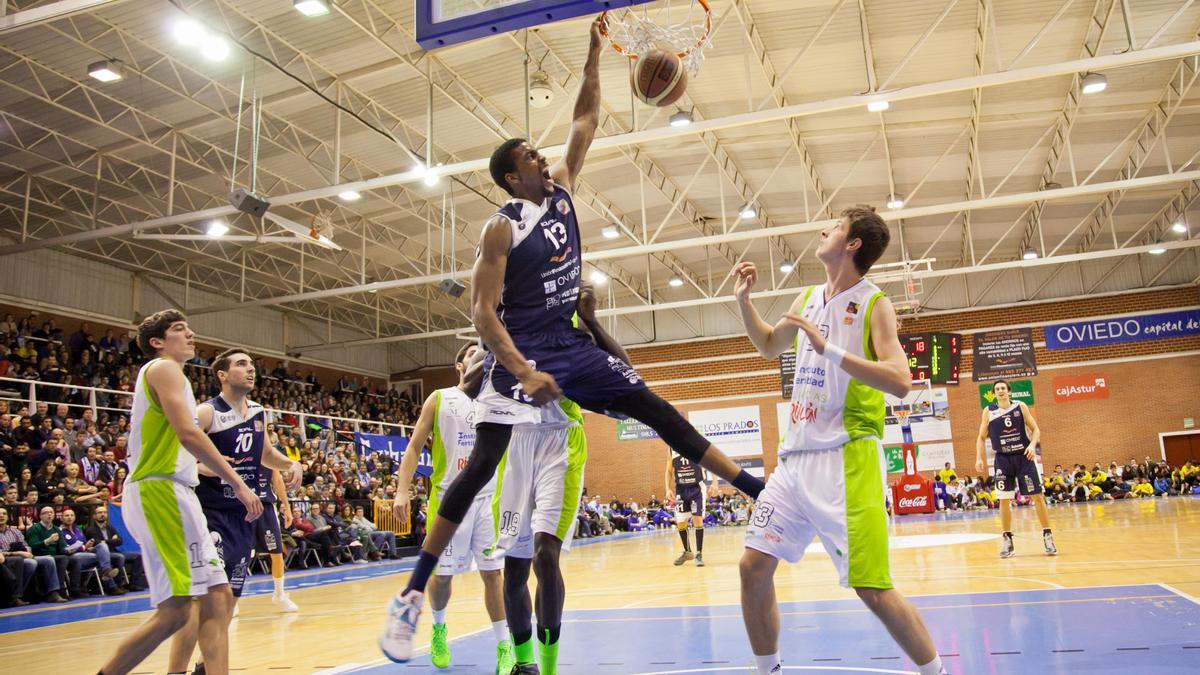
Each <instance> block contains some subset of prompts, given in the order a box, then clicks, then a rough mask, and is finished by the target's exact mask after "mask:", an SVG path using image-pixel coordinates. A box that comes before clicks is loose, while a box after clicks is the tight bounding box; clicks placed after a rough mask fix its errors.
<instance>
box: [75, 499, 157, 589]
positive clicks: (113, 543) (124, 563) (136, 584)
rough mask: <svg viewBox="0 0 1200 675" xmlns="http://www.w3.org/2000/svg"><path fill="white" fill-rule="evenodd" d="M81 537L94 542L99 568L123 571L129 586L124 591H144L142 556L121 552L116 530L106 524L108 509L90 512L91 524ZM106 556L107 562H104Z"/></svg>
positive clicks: (121, 541)
mask: <svg viewBox="0 0 1200 675" xmlns="http://www.w3.org/2000/svg"><path fill="white" fill-rule="evenodd" d="M83 535H84V536H85V537H87V538H88V539H90V540H92V541H93V542H95V551H96V556H97V557H98V558H99V559H100V568H101V569H102V570H103V569H105V568H109V567H111V568H112V569H114V570H125V574H126V578H127V579H128V580H129V585H128V586H127V587H126V588H125V590H139V591H140V590H145V589H146V576H145V573H144V572H143V571H142V555H141V554H140V553H137V552H133V551H130V552H128V553H125V552H123V551H121V546H123V545H124V543H125V542H124V540H123V539H122V538H121V535H120V533H118V532H117V530H116V528H114V527H113V526H112V524H111V523H109V522H108V507H107V506H97V507H96V509H95V510H94V511H92V522H91V523H90V524H89V525H88V526H87V529H85V530H84V531H83ZM106 556H107V558H108V561H106V560H105V557H106Z"/></svg>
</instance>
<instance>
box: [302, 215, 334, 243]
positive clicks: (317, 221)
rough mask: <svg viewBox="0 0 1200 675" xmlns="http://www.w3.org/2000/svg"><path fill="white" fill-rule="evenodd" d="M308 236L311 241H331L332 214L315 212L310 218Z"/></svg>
mask: <svg viewBox="0 0 1200 675" xmlns="http://www.w3.org/2000/svg"><path fill="white" fill-rule="evenodd" d="M308 236H310V237H312V238H313V239H316V240H320V239H321V238H322V237H324V238H325V239H326V240H329V241H332V240H333V213H332V212H331V211H317V213H316V215H314V216H313V217H312V222H311V223H310V224H309V229H308Z"/></svg>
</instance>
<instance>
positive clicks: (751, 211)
mask: <svg viewBox="0 0 1200 675" xmlns="http://www.w3.org/2000/svg"><path fill="white" fill-rule="evenodd" d="M738 216H739V217H741V218H745V219H746V220H749V219H751V218H757V217H758V209H757V208H755V207H754V205H753V204H742V206H741V207H740V208H739V209H738Z"/></svg>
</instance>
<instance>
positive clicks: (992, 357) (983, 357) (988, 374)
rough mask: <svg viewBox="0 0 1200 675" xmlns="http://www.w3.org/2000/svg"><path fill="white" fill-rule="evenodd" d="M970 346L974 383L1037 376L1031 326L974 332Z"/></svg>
mask: <svg viewBox="0 0 1200 675" xmlns="http://www.w3.org/2000/svg"><path fill="white" fill-rule="evenodd" d="M972 348H973V352H974V359H973V360H972V365H971V378H972V379H974V380H975V381H976V382H990V381H992V380H1007V379H1010V378H1016V377H1033V376H1034V375H1037V372H1038V371H1037V358H1036V357H1035V356H1034V354H1033V330H1032V329H1029V328H1009V329H1005V330H993V331H988V332H986V333H976V334H975V336H974V339H973V340H972Z"/></svg>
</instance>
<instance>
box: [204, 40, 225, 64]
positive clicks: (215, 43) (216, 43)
mask: <svg viewBox="0 0 1200 675" xmlns="http://www.w3.org/2000/svg"><path fill="white" fill-rule="evenodd" d="M229 52H230V49H229V42H228V41H226V40H225V38H223V37H221V36H220V35H209V36H206V37H205V38H204V43H203V44H201V45H200V55H201V56H203V57H204V58H206V59H208V60H209V61H224V60H225V59H227V58H228V57H229Z"/></svg>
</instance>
